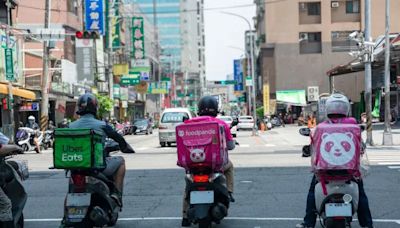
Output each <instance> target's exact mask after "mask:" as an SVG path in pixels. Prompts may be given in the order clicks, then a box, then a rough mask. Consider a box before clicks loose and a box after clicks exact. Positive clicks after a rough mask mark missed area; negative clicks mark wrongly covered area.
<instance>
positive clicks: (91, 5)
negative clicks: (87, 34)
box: [85, 0, 105, 36]
mask: <svg viewBox="0 0 400 228" xmlns="http://www.w3.org/2000/svg"><path fill="white" fill-rule="evenodd" d="M85 19H86V20H85V22H86V23H85V30H86V31H98V32H99V33H100V34H101V35H103V36H104V35H105V31H104V12H103V0H85Z"/></svg>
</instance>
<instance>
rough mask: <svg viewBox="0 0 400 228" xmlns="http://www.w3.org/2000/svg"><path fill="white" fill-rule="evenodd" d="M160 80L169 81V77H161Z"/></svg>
mask: <svg viewBox="0 0 400 228" xmlns="http://www.w3.org/2000/svg"><path fill="white" fill-rule="evenodd" d="M161 81H163V82H170V81H171V78H167V77H163V78H161Z"/></svg>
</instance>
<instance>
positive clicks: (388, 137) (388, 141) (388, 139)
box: [383, 0, 393, 145]
mask: <svg viewBox="0 0 400 228" xmlns="http://www.w3.org/2000/svg"><path fill="white" fill-rule="evenodd" d="M389 28H390V0H386V30H385V129H384V131H383V145H392V144H393V138H392V129H391V127H390V39H389Z"/></svg>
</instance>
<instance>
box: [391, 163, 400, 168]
mask: <svg viewBox="0 0 400 228" xmlns="http://www.w3.org/2000/svg"><path fill="white" fill-rule="evenodd" d="M399 165H400V164H399ZM388 168H389V169H400V166H398V165H395V166H388Z"/></svg>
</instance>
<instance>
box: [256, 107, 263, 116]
mask: <svg viewBox="0 0 400 228" xmlns="http://www.w3.org/2000/svg"><path fill="white" fill-rule="evenodd" d="M256 113H257V116H258V118H260V119H263V118H264V107H259V108H257V109H256Z"/></svg>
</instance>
